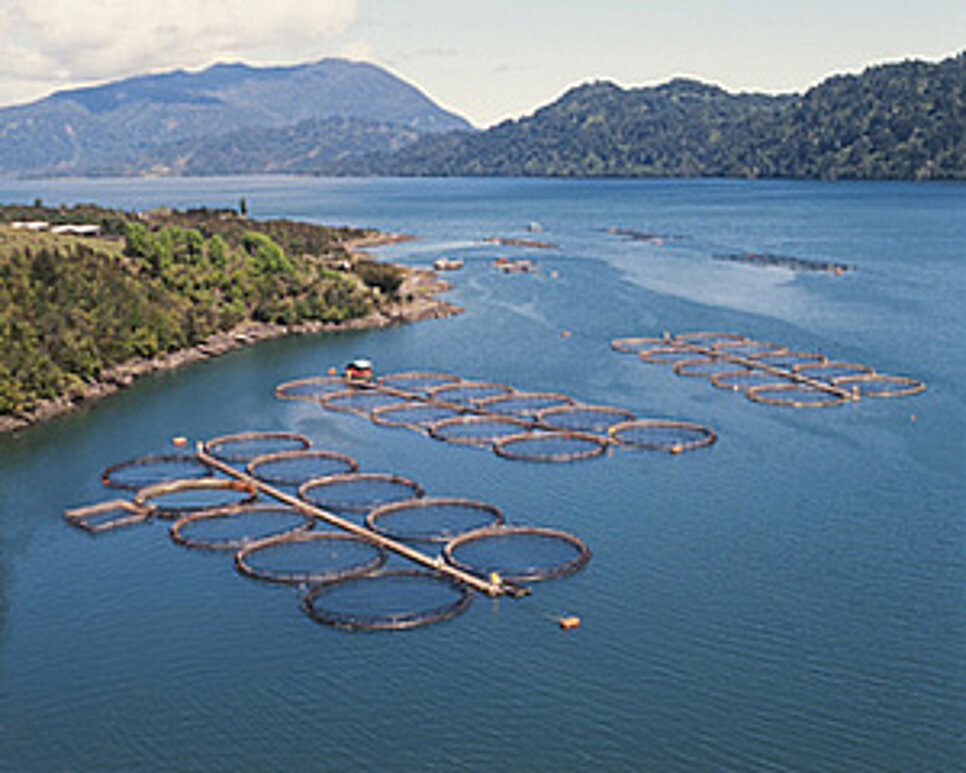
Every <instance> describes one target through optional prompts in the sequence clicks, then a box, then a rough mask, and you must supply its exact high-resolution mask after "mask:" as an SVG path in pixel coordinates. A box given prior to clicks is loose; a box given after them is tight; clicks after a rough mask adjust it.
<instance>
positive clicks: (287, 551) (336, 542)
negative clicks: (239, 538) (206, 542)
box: [235, 531, 386, 584]
mask: <svg viewBox="0 0 966 773" xmlns="http://www.w3.org/2000/svg"><path fill="white" fill-rule="evenodd" d="M385 563H386V551H385V550H384V549H383V548H382V547H381V546H379V545H377V544H376V543H375V542H372V541H371V540H368V539H365V538H364V537H360V536H357V535H355V534H343V533H341V532H333V531H306V532H302V533H299V534H293V535H290V536H286V537H276V538H273V539H267V540H261V541H259V542H254V543H251V544H249V545H246V546H245V547H243V548H242V549H241V550H239V551H238V552H237V553H236V554H235V566H236V567H237V569H238V571H239V572H241V573H242V574H244V575H247V576H249V577H254V578H255V579H256V580H265V581H266V582H277V583H288V584H300V583H311V582H325V581H327V580H336V579H340V578H345V577H354V576H357V575H360V574H367V573H368V572H372V571H375V570H376V569H378V568H379V567H381V566H382V565H383V564H385Z"/></svg>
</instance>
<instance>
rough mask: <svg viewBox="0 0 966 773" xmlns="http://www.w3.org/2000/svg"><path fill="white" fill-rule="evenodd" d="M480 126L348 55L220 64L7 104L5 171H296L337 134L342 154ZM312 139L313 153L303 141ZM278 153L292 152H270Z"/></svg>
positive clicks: (1, 165) (2, 123)
mask: <svg viewBox="0 0 966 773" xmlns="http://www.w3.org/2000/svg"><path fill="white" fill-rule="evenodd" d="M226 127H230V132H229V133H228V134H226ZM470 128H471V127H470V124H469V123H468V122H467V121H466V120H465V119H463V118H461V117H459V116H457V115H455V114H453V113H450V112H448V111H446V110H443V109H442V108H441V107H439V106H438V105H436V104H435V103H434V102H433V101H432V100H430V99H429V98H428V97H427V96H426V95H425V94H423V93H422V92H420V91H419V90H418V89H416V88H415V87H414V86H412V85H410V84H408V83H406V82H405V81H403V80H401V79H399V78H397V77H396V76H394V75H392V74H390V73H388V72H387V71H385V70H383V69H381V68H379V67H376V66H375V65H371V64H364V63H358V62H349V61H345V60H341V59H324V60H322V61H319V62H314V63H311V64H303V65H298V66H294V67H270V68H255V67H249V66H247V65H244V64H220V65H215V66H214V67H210V68H208V69H206V70H203V71H201V72H197V73H189V72H185V71H183V70H178V71H175V72H169V73H164V74H160V75H145V76H140V77H135V78H128V79H126V80H121V81H116V82H113V83H107V84H104V85H101V86H95V87H93V88H84V89H74V90H70V91H60V92H57V93H54V94H52V95H51V96H49V97H47V98H45V99H42V100H40V101H38V102H33V103H31V104H27V105H20V106H15V107H7V108H3V109H0V174H18V175H57V174H97V173H119V172H120V173H146V172H153V173H168V174H177V173H182V172H192V171H195V170H202V171H198V172H197V173H207V172H208V171H219V172H235V171H261V170H262V169H263V168H264V170H265V171H272V170H286V171H289V170H299V169H300V168H301V167H300V165H299V163H298V161H297V159H298V158H301V157H303V156H305V157H314V158H316V159H317V160H318V159H320V155H321V160H325V159H326V155H325V153H326V152H327V150H326V149H327V148H331V147H332V146H333V137H335V136H337V135H344V136H345V137H346V138H347V141H346V142H345V144H344V145H343V146H341V147H340V148H339V149H338V150H335V151H333V152H332V156H331V157H332V158H333V159H339V158H344V157H345V156H346V154H347V153H348V154H350V155H351V153H353V152H369V151H375V150H391V149H393V148H396V147H399V146H400V145H402V144H405V143H407V142H411V141H412V140H413V139H415V138H417V137H419V136H422V135H423V134H428V133H433V132H442V131H449V130H453V129H470ZM274 130H280V133H279V134H277V135H276V134H275V133H274ZM246 132H251V134H249V135H246ZM293 135H302V136H301V137H300V139H299V140H297V141H294V142H292V143H291V144H290V143H289V142H287V141H283V142H281V144H280V147H279V148H278V149H277V150H275V151H273V150H272V148H273V147H274V143H275V141H276V140H284V139H285V138H286V137H292V136H293ZM313 138H316V139H317V140H318V142H317V146H316V148H315V151H314V152H315V155H314V156H312V153H313V150H312V149H306V147H305V146H306V144H307V143H312V142H313ZM209 142H210V143H211V145H212V147H213V149H212V150H210V151H209V149H208V145H209ZM258 144H261V145H263V146H265V147H264V148H262V149H261V150H259V151H257V153H256V155H258V156H259V157H261V158H264V159H265V160H264V161H263V162H259V163H256V162H254V161H253V160H251V158H250V155H251V154H250V153H249V152H248V150H247V149H248V148H255V146H257V145H258ZM232 148H235V149H236V150H235V151H234V152H233V151H232V150H231V149H232ZM273 153H274V155H275V156H276V157H277V156H284V158H282V159H279V158H276V157H273V158H272V159H268V158H265V157H266V154H268V155H272V154H273ZM199 154H200V155H201V156H204V158H196V156H197V155H199ZM290 156H291V157H290ZM212 157H218V158H222V159H224V161H219V162H215V161H213V160H211V159H212ZM206 158H207V159H208V160H206ZM236 162H237V163H236ZM260 163H263V164H264V167H260V165H259V164H260ZM218 164H220V166H217V169H216V168H215V166H216V165H218Z"/></svg>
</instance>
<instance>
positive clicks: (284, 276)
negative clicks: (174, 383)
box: [0, 202, 460, 432]
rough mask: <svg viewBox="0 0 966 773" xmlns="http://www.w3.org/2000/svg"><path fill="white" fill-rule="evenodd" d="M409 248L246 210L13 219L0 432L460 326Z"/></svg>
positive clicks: (3, 266) (2, 268)
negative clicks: (137, 390) (228, 367)
mask: <svg viewBox="0 0 966 773" xmlns="http://www.w3.org/2000/svg"><path fill="white" fill-rule="evenodd" d="M404 238H407V237H404V236H401V235H398V234H384V233H380V232H377V231H373V230H368V229H357V228H331V227H325V226H318V225H313V224H309V223H301V222H296V221H292V220H264V221H260V220H254V219H250V218H248V217H246V216H245V215H244V214H242V213H241V212H237V211H234V210H213V209H192V210H187V211H178V210H173V209H168V208H161V209H156V210H152V211H150V212H124V211H120V210H115V209H107V208H104V207H99V206H95V205H78V206H73V207H59V208H51V207H44V206H43V205H42V203H41V202H36V204H35V205H34V206H29V207H26V206H2V207H0V432H8V431H10V430H15V429H18V428H21V427H25V426H27V425H29V424H32V423H35V422H38V421H42V420H44V419H47V418H50V417H52V416H55V415H58V414H61V413H65V412H67V411H69V410H71V409H72V408H74V407H75V406H77V405H79V404H82V403H86V402H88V401H90V400H93V399H96V398H99V397H102V396H105V395H108V394H111V393H113V392H115V391H117V390H118V389H120V388H123V387H125V386H128V385H130V384H131V383H133V382H134V381H135V380H136V379H138V378H139V377H141V376H143V375H146V374H149V373H153V372H158V371H162V370H170V369H173V368H176V367H179V366H181V365H184V364H187V363H190V362H196V361H198V360H202V359H206V358H209V357H214V356H218V355H220V354H223V353H225V352H227V351H230V350H232V349H235V348H238V347H241V346H246V345H250V344H253V343H256V342H258V341H262V340H266V339H269V338H276V337H279V336H283V335H290V334H299V333H313V332H321V331H327V330H350V329H361V328H374V327H385V326H388V325H393V324H398V323H402V322H409V321H414V320H418V319H427V318H435V317H442V316H449V315H451V314H455V313H458V312H459V311H460V308H459V307H457V306H454V305H453V304H450V303H448V302H446V301H443V300H441V299H440V298H438V297H437V294H438V293H439V292H440V291H441V290H444V289H446V288H447V287H448V285H447V284H446V283H445V282H443V281H441V280H440V279H439V278H438V277H437V276H436V275H435V274H434V273H433V272H431V271H428V270H424V269H417V268H410V267H404V266H398V265H393V264H388V263H381V262H378V261H376V260H373V259H372V258H371V257H369V256H368V255H367V254H365V253H364V252H360V250H361V249H362V248H364V247H371V246H376V245H379V244H385V243H388V242H391V241H398V240H400V239H404Z"/></svg>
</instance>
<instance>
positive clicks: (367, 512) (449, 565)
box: [64, 432, 591, 631]
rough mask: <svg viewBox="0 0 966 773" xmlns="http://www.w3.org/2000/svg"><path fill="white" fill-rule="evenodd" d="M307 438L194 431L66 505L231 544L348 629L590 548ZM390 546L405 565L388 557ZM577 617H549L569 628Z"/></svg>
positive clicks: (207, 543)
mask: <svg viewBox="0 0 966 773" xmlns="http://www.w3.org/2000/svg"><path fill="white" fill-rule="evenodd" d="M310 446H311V442H310V441H309V439H308V438H307V437H305V436H303V435H298V434H295V433H290V432H243V433H237V434H233V435H223V436H220V437H216V438H212V439H210V440H208V441H207V442H204V443H198V444H197V448H196V451H195V453H193V454H189V453H181V454H161V455H148V456H142V457H139V458H137V459H131V460H128V461H124V462H121V463H118V464H115V465H112V466H111V467H108V468H107V469H106V470H104V472H103V473H102V476H101V481H102V483H103V484H104V485H105V486H106V487H110V488H115V489H122V490H126V491H128V492H129V493H130V498H127V499H125V498H119V499H112V500H108V501H104V502H100V503H97V504H93V505H88V506H84V507H77V508H72V509H69V510H66V511H65V512H64V517H65V519H66V520H67V522H68V523H70V524H71V525H73V526H75V527H77V528H79V529H83V530H84V531H87V532H89V533H91V534H103V533H105V532H110V531H113V530H115V529H119V528H122V527H131V526H134V525H137V524H146V523H151V522H154V521H167V522H169V523H170V526H169V529H168V531H169V537H170V539H171V541H172V542H173V543H175V544H177V545H180V546H183V547H185V548H191V549H197V550H206V551H222V552H225V553H228V554H231V555H233V556H234V566H235V569H236V571H237V572H238V573H239V574H241V575H244V576H245V577H248V578H251V579H254V580H258V581H262V582H268V583H275V584H287V585H292V586H295V587H297V588H298V589H299V607H300V609H301V610H302V611H303V612H304V613H305V614H306V615H307V616H308V617H309V618H310V619H312V620H314V621H316V622H319V623H324V624H327V625H330V626H333V627H336V628H339V629H343V630H372V631H375V630H402V629H408V628H414V627H417V626H421V625H426V624H428V623H432V622H438V621H441V620H447V619H449V618H451V617H454V616H455V615H457V614H459V613H460V612H462V611H463V610H465V609H466V608H467V607H468V606H469V605H470V603H471V602H472V600H473V598H474V594H483V595H486V596H490V597H498V596H509V597H510V598H521V597H523V596H526V595H528V594H529V593H530V592H531V588H530V587H529V585H526V584H524V583H531V582H535V581H538V580H545V579H550V578H554V577H562V576H564V575H568V574H572V573H573V572H576V571H578V570H580V569H581V568H583V567H584V566H585V565H586V564H587V562H588V561H589V560H590V557H591V554H590V550H589V548H588V547H587V546H586V545H585V544H584V543H583V542H582V541H581V540H580V539H579V538H577V537H575V536H573V535H571V534H568V533H566V532H563V531H560V530H557V529H553V528H548V527H545V526H529V525H524V524H508V523H507V522H506V518H505V516H504V514H503V512H502V511H501V510H500V509H499V508H497V507H496V506H494V505H491V504H488V503H486V502H479V501H475V500H470V499H461V498H458V497H432V496H427V495H426V492H425V491H424V489H423V487H422V486H420V485H419V484H418V483H416V482H415V481H412V480H409V479H407V478H404V477H402V476H400V475H397V474H395V473H385V472H360V471H359V464H358V463H357V462H356V460H355V459H353V458H351V457H349V456H347V455H345V454H342V453H340V452H338V451H331V450H322V449H313V448H311V447H310ZM410 543H419V544H422V545H423V548H422V549H417V548H416V547H413V545H412V544H410ZM390 556H394V557H396V558H398V559H401V560H402V562H403V566H400V567H396V566H387V561H388V560H389V558H390ZM406 562H408V564H409V565H408V566H407V565H405V564H406ZM575 619H576V618H561V619H560V620H558V622H559V623H560V626H561V627H562V628H571V627H575V623H574V622H573V621H574V620H575ZM578 620H579V619H578Z"/></svg>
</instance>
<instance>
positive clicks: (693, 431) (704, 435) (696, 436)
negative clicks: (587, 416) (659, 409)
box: [610, 419, 717, 454]
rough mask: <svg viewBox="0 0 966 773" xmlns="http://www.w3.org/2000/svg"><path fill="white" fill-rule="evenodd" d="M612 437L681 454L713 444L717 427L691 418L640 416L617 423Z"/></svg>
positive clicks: (625, 445) (628, 444)
mask: <svg viewBox="0 0 966 773" xmlns="http://www.w3.org/2000/svg"><path fill="white" fill-rule="evenodd" d="M610 436H611V439H612V440H613V441H614V442H615V443H617V444H618V445H620V446H621V447H623V448H643V449H647V450H650V451H668V452H670V453H672V454H679V453H682V452H684V451H693V450H695V449H697V448H705V447H706V446H710V445H711V444H712V443H714V442H715V441H716V440H717V435H716V434H715V433H714V431H713V430H711V429H708V427H704V426H702V425H700V424H693V423H692V422H688V421H671V420H665V419H636V420H634V421H625V422H621V423H620V424H615V425H614V426H613V427H611V429H610Z"/></svg>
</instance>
